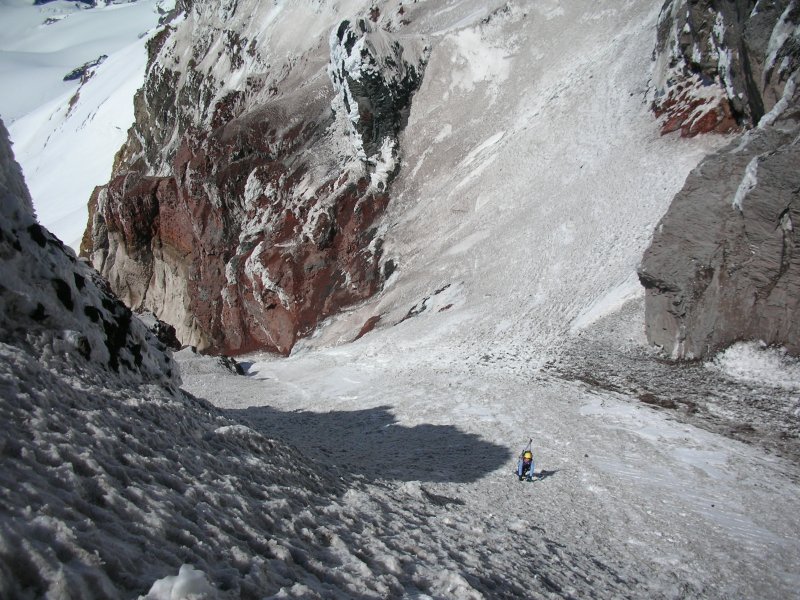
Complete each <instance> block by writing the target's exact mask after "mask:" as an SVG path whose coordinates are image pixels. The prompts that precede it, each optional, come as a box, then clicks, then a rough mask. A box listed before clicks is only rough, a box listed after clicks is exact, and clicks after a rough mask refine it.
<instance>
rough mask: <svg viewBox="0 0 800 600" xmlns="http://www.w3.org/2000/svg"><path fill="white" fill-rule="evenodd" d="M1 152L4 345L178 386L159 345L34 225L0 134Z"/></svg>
mask: <svg viewBox="0 0 800 600" xmlns="http://www.w3.org/2000/svg"><path fill="white" fill-rule="evenodd" d="M0 146H1V147H0V151H2V155H0V159H1V160H2V164H0V167H2V169H3V178H2V179H0V185H2V188H0V194H2V200H3V201H2V207H0V211H2V213H1V214H2V217H3V219H2V223H0V228H1V229H0V232H1V233H2V239H0V243H2V245H3V251H2V254H3V263H2V281H3V287H2V293H1V294H0V331H2V332H3V338H2V339H3V342H5V343H19V344H29V345H31V346H33V347H34V348H35V349H36V352H40V353H41V355H42V357H43V358H48V357H50V356H62V355H63V356H66V357H67V360H68V361H78V362H91V363H97V364H101V365H105V366H106V367H107V368H109V369H111V370H113V371H115V372H118V373H120V377H123V378H124V377H130V378H134V379H136V378H140V379H143V380H146V381H147V380H151V381H154V382H159V383H162V384H165V385H178V384H179V382H180V378H179V375H178V372H177V369H176V368H175V367H174V365H173V364H172V359H171V357H170V356H169V354H168V353H167V352H166V348H165V347H164V346H163V344H161V343H160V342H158V341H157V340H156V339H155V336H153V334H151V333H150V332H149V331H148V330H147V329H146V328H145V326H144V325H143V324H142V323H141V322H139V320H138V319H136V318H135V317H133V316H132V314H131V312H130V310H129V309H128V308H127V307H125V306H124V305H123V304H122V303H121V302H120V301H119V300H117V299H116V298H114V297H113V296H112V295H110V293H109V291H108V288H107V283H106V282H105V281H103V280H102V279H101V278H100V276H99V275H98V274H97V272H96V271H94V270H93V269H91V268H90V267H88V266H87V265H86V264H85V263H83V262H82V261H79V260H78V259H77V258H76V257H75V254H74V252H72V251H71V250H70V249H68V248H66V247H65V246H64V245H63V244H62V243H61V242H60V241H59V240H58V239H57V238H56V237H54V236H53V235H52V234H51V233H50V232H49V231H47V230H46V229H45V228H43V227H41V226H40V225H39V224H38V223H37V222H36V219H35V217H34V214H33V210H32V208H31V207H30V205H29V202H30V199H29V196H28V195H27V191H26V190H25V186H24V183H23V181H22V177H21V174H20V172H19V167H18V166H17V163H16V162H15V161H14V159H13V156H12V154H11V151H10V145H9V143H8V134H7V132H6V130H5V127H4V126H2V127H0Z"/></svg>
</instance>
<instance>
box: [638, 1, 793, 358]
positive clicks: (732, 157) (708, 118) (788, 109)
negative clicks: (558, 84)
mask: <svg viewBox="0 0 800 600" xmlns="http://www.w3.org/2000/svg"><path fill="white" fill-rule="evenodd" d="M717 4H719V7H717V6H716V5H717ZM666 31H671V32H672V34H673V35H672V38H671V41H670V42H669V43H665V42H664V39H665V38H664V36H665V35H666V34H665V32H666ZM698 32H701V33H702V34H701V33H698ZM698 36H699V37H698ZM703 36H705V37H703ZM723 40H727V42H726V44H732V45H730V46H727V49H726V48H725V47H723V46H721V45H720V42H722V41H723ZM657 53H661V54H660V55H659V61H660V63H661V64H662V65H663V64H665V62H666V61H667V57H669V60H670V61H673V62H674V61H675V57H678V58H677V62H674V64H672V66H671V67H670V69H672V71H671V72H672V73H673V74H674V76H675V78H674V79H673V80H672V82H673V87H672V89H671V91H670V92H668V93H667V94H666V95H665V96H663V97H662V98H661V100H660V102H661V104H660V107H661V108H660V109H659V110H664V111H666V113H667V114H668V117H669V118H668V120H667V121H666V124H665V129H666V130H672V129H673V128H674V127H679V128H680V129H681V131H682V133H683V134H685V135H693V134H696V133H699V132H701V131H718V132H724V131H731V130H733V129H735V128H738V127H750V126H753V125H756V124H757V125H758V126H757V128H755V129H752V130H750V131H748V132H747V133H746V134H744V135H743V136H742V137H741V138H739V139H735V140H734V141H733V142H732V144H731V145H729V146H728V147H727V148H724V149H722V150H721V151H719V152H718V153H716V154H714V155H712V156H709V157H708V158H707V159H706V160H705V161H703V162H702V163H701V164H700V165H699V167H698V168H697V169H695V170H694V171H693V172H692V173H691V174H690V175H689V177H688V178H687V180H686V183H685V185H684V188H683V190H682V191H681V192H680V193H679V194H678V195H677V196H676V198H675V199H674V200H673V202H672V205H671V206H670V208H669V210H668V212H667V214H666V215H665V216H664V217H663V219H662V220H661V222H660V223H659V224H658V226H657V228H656V232H655V234H654V237H653V241H652V243H651V245H650V247H649V248H648V249H647V251H646V252H645V255H644V258H643V260H642V263H641V266H640V268H639V278H640V281H641V282H642V284H643V285H644V286H645V288H646V290H647V292H646V326H647V335H648V339H649V340H650V341H651V342H652V343H653V344H656V345H658V346H661V347H662V348H663V349H664V350H665V351H666V352H667V353H668V354H670V355H671V356H672V357H674V358H699V357H702V356H705V355H707V354H710V353H713V352H715V351H717V350H719V349H721V348H724V347H726V346H728V345H730V344H731V343H733V342H735V341H738V340H742V339H759V340H762V341H763V342H765V343H767V344H776V345H783V346H785V347H786V348H787V349H788V350H789V351H790V352H792V353H794V354H800V326H798V323H800V239H799V238H798V233H797V226H798V223H800V110H799V109H798V108H799V107H800V93H799V91H798V89H797V79H798V67H800V2H796V1H791V2H749V3H748V2H735V3H730V2H723V3H715V2H697V3H690V4H686V3H680V2H676V3H672V2H668V3H667V4H666V5H665V8H664V13H662V21H661V27H660V38H659V45H658V47H657ZM664 53H666V55H665V54H664ZM690 53H691V54H692V56H694V58H693V59H692V60H691V61H689V58H688V57H689V54H690ZM723 67H724V68H723ZM723 88H724V90H725V91H724V93H723ZM711 89H716V91H713V93H712V91H708V90H711ZM704 95H705V96H704ZM701 97H704V98H706V99H712V100H711V101H709V102H707V103H705V104H702V103H698V102H700V100H699V99H700V98H701ZM673 126H674V127H673Z"/></svg>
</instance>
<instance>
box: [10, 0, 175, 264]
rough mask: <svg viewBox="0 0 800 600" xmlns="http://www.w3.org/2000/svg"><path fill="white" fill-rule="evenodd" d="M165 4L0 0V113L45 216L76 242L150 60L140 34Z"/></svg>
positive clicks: (59, 232)
mask: <svg viewBox="0 0 800 600" xmlns="http://www.w3.org/2000/svg"><path fill="white" fill-rule="evenodd" d="M170 5H174V2H164V1H163V0H139V1H138V2H135V3H127V4H112V5H108V6H105V5H103V6H99V7H96V8H92V9H87V8H85V7H84V8H80V7H79V6H76V3H72V2H63V1H59V2H53V3H49V4H46V5H43V6H32V2H27V1H25V0H3V2H2V4H0V16H1V17H2V20H3V28H2V31H0V81H2V83H3V87H4V89H5V90H8V91H7V92H5V93H3V94H2V96H0V116H2V117H3V119H4V120H5V122H6V124H7V125H8V128H9V131H10V133H11V138H12V141H13V142H14V144H15V146H14V148H15V154H16V157H17V160H18V161H19V162H20V164H21V165H22V167H23V171H24V173H25V178H26V181H27V183H28V187H29V188H30V190H31V195H32V196H33V198H34V203H35V207H36V210H37V213H38V214H39V215H40V219H41V221H42V224H43V225H44V226H46V227H48V228H49V229H50V230H52V231H53V232H54V233H55V234H56V235H57V236H58V237H59V238H60V239H62V240H64V241H65V242H66V243H67V244H69V245H71V246H72V247H73V248H75V249H77V248H78V246H79V244H80V239H81V237H82V235H83V231H84V229H85V228H86V223H87V217H88V212H87V208H86V205H87V203H88V201H89V196H90V195H91V193H92V190H93V189H94V186H96V185H100V184H102V183H104V182H105V181H107V180H108V177H109V175H110V173H111V166H112V162H113V160H114V155H115V154H116V153H117V151H118V150H119V148H120V146H121V145H122V143H123V142H124V141H125V137H126V132H127V129H128V127H129V126H130V125H131V123H132V122H133V100H132V99H133V94H134V93H135V92H136V90H137V89H138V88H139V87H140V86H141V85H142V82H143V81H144V68H145V63H146V60H147V53H146V50H145V43H146V41H147V38H148V36H147V35H145V34H147V32H148V31H151V30H152V29H153V28H154V27H155V26H156V25H157V23H158V18H159V14H160V12H164V11H165V10H168V9H169V8H170ZM101 55H106V56H108V58H107V59H106V60H105V61H104V62H102V63H101V64H100V65H99V66H97V67H95V68H93V69H92V71H93V75H92V77H91V78H89V80H88V81H87V82H85V83H82V82H81V81H79V80H78V81H69V82H65V81H63V78H64V76H65V75H66V74H67V73H69V72H70V71H72V70H73V69H75V68H77V67H80V66H81V65H83V64H85V63H87V62H89V61H93V60H95V59H97V58H98V57H100V56H101ZM81 149H83V150H84V151H81ZM86 150H89V151H86Z"/></svg>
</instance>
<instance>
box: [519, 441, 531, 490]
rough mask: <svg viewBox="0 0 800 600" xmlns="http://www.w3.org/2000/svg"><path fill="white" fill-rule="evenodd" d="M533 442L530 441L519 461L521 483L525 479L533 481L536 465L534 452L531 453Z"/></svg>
mask: <svg viewBox="0 0 800 600" xmlns="http://www.w3.org/2000/svg"><path fill="white" fill-rule="evenodd" d="M532 441H533V439H530V440H528V445H527V446H525V448H524V449H523V451H522V453H521V454H520V455H519V460H518V461H517V477H519V480H520V481H522V480H523V479H527V480H528V481H533V476H534V463H533V452H531V442H532Z"/></svg>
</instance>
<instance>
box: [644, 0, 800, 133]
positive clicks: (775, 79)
mask: <svg viewBox="0 0 800 600" xmlns="http://www.w3.org/2000/svg"><path fill="white" fill-rule="evenodd" d="M798 24H800V2H798V1H797V0H735V1H731V0H691V1H690V0H667V1H666V2H665V3H664V7H663V8H662V11H661V15H660V18H659V22H658V41H657V44H656V49H655V52H654V57H655V59H656V68H655V73H654V88H655V100H654V102H653V110H654V111H655V113H656V115H657V116H659V117H661V118H662V132H663V133H669V132H672V131H678V130H680V132H681V134H682V135H684V136H694V135H697V134H700V133H708V132H717V133H729V132H733V131H737V130H741V129H745V128H749V127H753V126H755V125H756V124H758V122H759V121H760V120H761V118H762V117H763V116H764V115H765V114H767V113H769V111H771V110H772V108H773V107H774V106H775V104H776V103H777V102H779V101H780V99H781V98H782V97H783V95H784V88H785V86H786V85H787V82H788V81H789V79H790V78H791V77H792V74H793V73H795V72H796V71H797V69H798V66H800V44H798V42H797V40H798V32H797V28H798Z"/></svg>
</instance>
